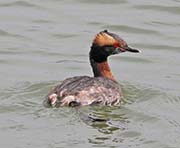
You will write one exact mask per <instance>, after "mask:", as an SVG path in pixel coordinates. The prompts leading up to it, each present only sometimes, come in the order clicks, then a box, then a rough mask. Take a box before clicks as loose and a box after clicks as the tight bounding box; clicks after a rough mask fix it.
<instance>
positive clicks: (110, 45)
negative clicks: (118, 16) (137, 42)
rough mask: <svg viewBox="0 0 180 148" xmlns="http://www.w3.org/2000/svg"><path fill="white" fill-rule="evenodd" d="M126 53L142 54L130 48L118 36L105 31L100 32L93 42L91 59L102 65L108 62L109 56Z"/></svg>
mask: <svg viewBox="0 0 180 148" xmlns="http://www.w3.org/2000/svg"><path fill="white" fill-rule="evenodd" d="M125 51H129V52H134V53H138V52H140V51H139V50H137V49H133V48H130V47H129V46H128V44H127V43H126V42H125V41H124V40H123V39H122V38H120V37H119V36H118V35H117V34H115V33H111V32H109V31H107V30H104V31H101V32H99V33H98V34H97V35H96V36H95V38H94V40H93V43H92V46H91V51H90V59H93V60H94V61H95V62H97V63H101V62H104V61H106V60H107V57H108V56H110V55H113V54H118V53H122V52H125Z"/></svg>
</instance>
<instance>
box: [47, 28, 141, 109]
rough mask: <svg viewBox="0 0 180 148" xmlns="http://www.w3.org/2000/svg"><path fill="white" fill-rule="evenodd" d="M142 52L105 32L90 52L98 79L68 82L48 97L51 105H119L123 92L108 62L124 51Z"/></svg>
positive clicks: (51, 92) (81, 79) (68, 80)
mask: <svg viewBox="0 0 180 148" xmlns="http://www.w3.org/2000/svg"><path fill="white" fill-rule="evenodd" d="M125 51H130V52H139V51H138V50H136V49H132V48H130V47H128V45H127V43H126V42H125V41H124V40H122V39H121V38H120V37H119V36H117V35H116V34H114V33H110V32H108V31H107V30H104V31H102V32H100V33H98V34H97V35H96V37H95V39H94V40H93V44H92V46H91V50H90V53H89V58H90V63H91V66H92V70H93V73H94V77H89V76H77V77H72V78H68V79H66V80H64V81H63V82H62V83H61V84H60V85H58V86H56V87H54V88H53V89H52V90H51V91H50V92H49V94H48V95H47V97H46V101H45V102H46V103H48V104H49V105H51V106H56V107H58V106H81V105H92V104H102V105H117V104H119V103H120V102H121V98H122V91H121V89H120V86H119V84H118V83H117V82H116V81H115V78H114V76H113V75H112V72H111V70H110V67H109V65H108V63H107V58H108V56H110V55H113V54H118V53H120V52H125Z"/></svg>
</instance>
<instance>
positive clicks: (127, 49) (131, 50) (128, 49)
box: [124, 47, 141, 53]
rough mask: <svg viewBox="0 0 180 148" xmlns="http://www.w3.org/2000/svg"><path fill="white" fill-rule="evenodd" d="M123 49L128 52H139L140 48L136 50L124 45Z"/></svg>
mask: <svg viewBox="0 0 180 148" xmlns="http://www.w3.org/2000/svg"><path fill="white" fill-rule="evenodd" d="M124 50H125V51H129V52H134V53H141V51H140V50H138V49H133V48H130V47H126V48H125V49H124Z"/></svg>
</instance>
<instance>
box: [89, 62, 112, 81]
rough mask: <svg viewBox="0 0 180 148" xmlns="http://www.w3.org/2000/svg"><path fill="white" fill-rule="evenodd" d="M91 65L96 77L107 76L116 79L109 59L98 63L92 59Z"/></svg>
mask: <svg viewBox="0 0 180 148" xmlns="http://www.w3.org/2000/svg"><path fill="white" fill-rule="evenodd" d="M91 66H92V69H93V73H94V77H106V78H108V79H111V80H115V78H114V76H113V74H112V72H111V69H110V67H109V64H108V62H107V61H104V62H101V63H97V62H95V61H94V60H93V59H91Z"/></svg>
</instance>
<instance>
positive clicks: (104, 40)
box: [93, 32, 116, 46]
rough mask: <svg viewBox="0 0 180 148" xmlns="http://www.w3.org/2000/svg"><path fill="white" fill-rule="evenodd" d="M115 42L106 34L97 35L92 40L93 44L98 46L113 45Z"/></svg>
mask: <svg viewBox="0 0 180 148" xmlns="http://www.w3.org/2000/svg"><path fill="white" fill-rule="evenodd" d="M115 42H116V40H115V39H114V38H113V37H112V36H110V35H108V34H107V33H106V32H100V33H98V34H97V35H96V36H95V39H94V40H93V43H94V44H97V45H99V46H104V45H113V44H114V43H115Z"/></svg>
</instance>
